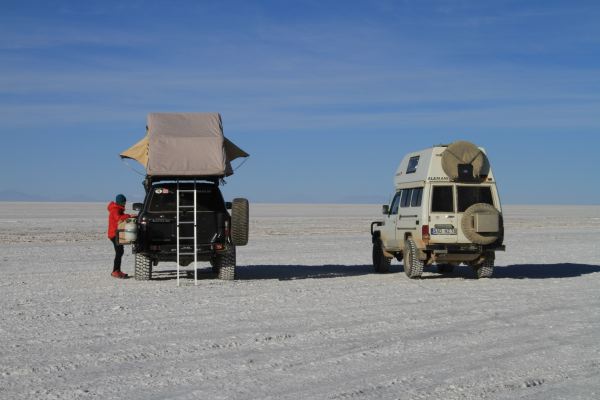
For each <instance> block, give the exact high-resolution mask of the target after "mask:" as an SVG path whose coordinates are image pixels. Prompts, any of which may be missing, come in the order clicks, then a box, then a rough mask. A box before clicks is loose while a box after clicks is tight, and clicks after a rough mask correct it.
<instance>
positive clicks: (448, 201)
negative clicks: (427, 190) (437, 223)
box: [431, 186, 454, 212]
mask: <svg viewBox="0 0 600 400" xmlns="http://www.w3.org/2000/svg"><path fill="white" fill-rule="evenodd" d="M431 212H454V197H453V195H452V186H434V187H433V194H432V196H431Z"/></svg>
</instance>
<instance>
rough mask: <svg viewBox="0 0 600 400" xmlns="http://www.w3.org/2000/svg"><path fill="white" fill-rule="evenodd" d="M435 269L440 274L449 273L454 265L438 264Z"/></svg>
mask: <svg viewBox="0 0 600 400" xmlns="http://www.w3.org/2000/svg"><path fill="white" fill-rule="evenodd" d="M437 270H438V272H439V273H440V274H451V273H452V272H453V271H454V265H452V264H438V265H437Z"/></svg>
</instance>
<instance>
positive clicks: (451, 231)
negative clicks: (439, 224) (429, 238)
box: [431, 228, 456, 235]
mask: <svg viewBox="0 0 600 400" xmlns="http://www.w3.org/2000/svg"><path fill="white" fill-rule="evenodd" d="M431 234H432V235H456V229H450V228H441V229H440V228H431Z"/></svg>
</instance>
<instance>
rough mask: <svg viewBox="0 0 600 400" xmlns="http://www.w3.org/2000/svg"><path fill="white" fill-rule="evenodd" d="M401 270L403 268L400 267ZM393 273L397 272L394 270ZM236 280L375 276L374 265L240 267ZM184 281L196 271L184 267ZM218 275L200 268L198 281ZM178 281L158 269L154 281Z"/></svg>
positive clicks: (172, 272)
mask: <svg viewBox="0 0 600 400" xmlns="http://www.w3.org/2000/svg"><path fill="white" fill-rule="evenodd" d="M400 268H401V267H400ZM392 272H396V271H395V270H393V269H392ZM235 273H236V280H242V281H244V280H255V279H278V280H280V281H288V280H294V279H324V278H339V277H346V276H360V275H369V274H373V266H372V265H335V264H332V265H239V266H238V267H237V268H236V271H235ZM180 278H182V279H194V270H193V268H189V267H182V268H181V272H180ZM216 278H217V274H216V273H214V272H212V270H211V269H210V268H203V267H201V268H198V280H202V279H216ZM173 279H177V270H176V269H165V270H160V269H156V270H154V271H153V273H152V280H155V281H168V280H173Z"/></svg>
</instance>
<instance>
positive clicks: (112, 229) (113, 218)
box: [106, 201, 131, 239]
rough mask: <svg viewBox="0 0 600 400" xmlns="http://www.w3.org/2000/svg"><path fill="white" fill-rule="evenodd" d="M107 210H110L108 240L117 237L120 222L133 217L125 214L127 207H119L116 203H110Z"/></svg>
mask: <svg viewBox="0 0 600 400" xmlns="http://www.w3.org/2000/svg"><path fill="white" fill-rule="evenodd" d="M106 209H107V210H108V238H109V239H112V238H114V237H115V236H117V227H118V225H119V221H123V220H124V219H127V218H130V217H131V215H129V214H125V213H123V212H124V211H125V207H123V206H120V205H118V204H117V203H115V202H114V201H111V202H110V203H108V207H106Z"/></svg>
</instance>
